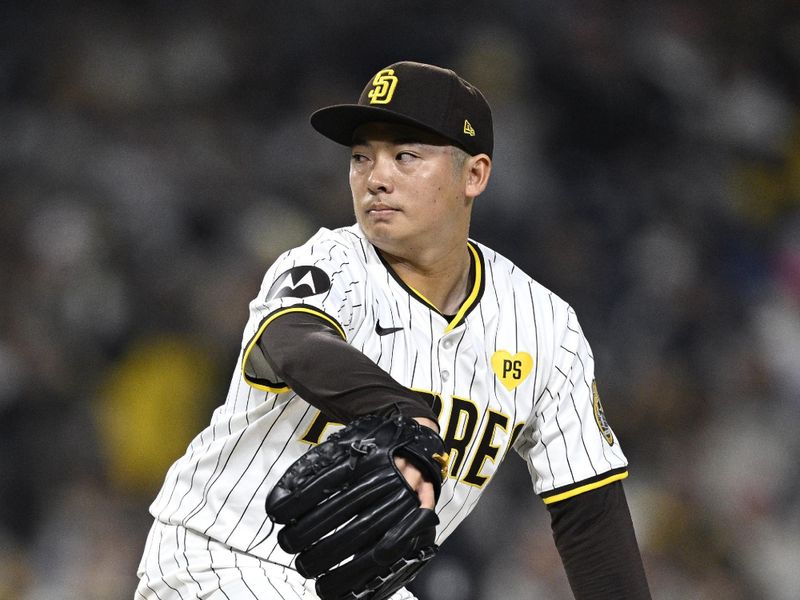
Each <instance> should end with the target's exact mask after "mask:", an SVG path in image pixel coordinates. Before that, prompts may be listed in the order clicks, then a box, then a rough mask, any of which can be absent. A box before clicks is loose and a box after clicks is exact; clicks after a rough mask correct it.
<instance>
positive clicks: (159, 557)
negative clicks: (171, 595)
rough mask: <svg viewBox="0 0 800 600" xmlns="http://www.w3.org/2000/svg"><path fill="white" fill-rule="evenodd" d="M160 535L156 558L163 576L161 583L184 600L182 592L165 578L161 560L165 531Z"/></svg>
mask: <svg viewBox="0 0 800 600" xmlns="http://www.w3.org/2000/svg"><path fill="white" fill-rule="evenodd" d="M160 534H161V540H160V541H159V544H158V554H157V556H156V558H157V564H158V572H159V574H160V575H161V581H162V582H164V585H166V586H167V587H168V588H169V589H171V590H172V591H173V592H175V593H176V594H178V597H179V598H180V599H181V600H183V594H181V593H180V591H179V590H178V589H177V588H174V587H172V586H171V585H170V584H169V583H167V580H166V579H165V578H164V563H163V562H162V560H161V548H162V543H161V542H162V541H163V539H164V530H163V529H162V530H161V532H160ZM156 595H158V594H156Z"/></svg>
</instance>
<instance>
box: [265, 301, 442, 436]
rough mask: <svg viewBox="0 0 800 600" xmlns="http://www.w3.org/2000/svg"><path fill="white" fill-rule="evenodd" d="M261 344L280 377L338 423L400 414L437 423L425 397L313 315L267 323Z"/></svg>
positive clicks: (289, 315) (293, 316)
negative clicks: (363, 417)
mask: <svg viewBox="0 0 800 600" xmlns="http://www.w3.org/2000/svg"><path fill="white" fill-rule="evenodd" d="M258 345H259V347H260V348H261V351H262V352H263V354H264V357H265V358H266V359H267V362H268V363H269V365H270V367H272V369H273V371H274V372H275V374H276V375H277V376H278V377H280V378H281V379H282V380H283V381H284V382H285V383H286V384H287V385H288V386H289V387H291V388H292V390H294V391H295V392H297V393H298V394H299V395H300V396H301V397H302V398H303V399H304V400H305V401H306V402H308V403H309V404H311V405H313V406H315V407H316V408H318V409H320V410H321V411H322V412H323V413H324V414H326V415H327V416H329V417H331V418H333V419H336V420H337V421H340V422H344V423H346V422H348V421H349V420H350V419H352V418H354V417H356V416H359V415H364V414H370V413H374V414H392V413H398V412H399V413H400V414H402V415H403V416H406V417H427V418H429V419H431V420H433V421H436V415H435V414H434V412H433V409H432V408H431V407H430V406H429V405H428V403H427V402H425V400H423V399H422V396H420V395H419V394H417V393H416V392H414V391H412V390H410V389H408V388H406V387H403V386H402V385H400V384H399V383H398V382H397V381H395V380H394V379H393V378H392V377H391V376H390V375H389V374H388V373H387V372H386V371H384V370H383V369H381V368H380V367H379V366H378V365H377V364H375V363H374V362H373V361H372V360H370V359H369V358H368V357H367V356H365V355H364V354H363V353H362V352H360V351H359V350H357V349H356V348H354V347H353V346H351V345H350V344H348V343H347V341H345V340H344V339H342V337H341V336H340V335H339V333H338V332H337V331H336V329H334V328H333V327H332V326H331V325H330V324H328V323H326V322H325V321H324V320H322V319H320V318H318V317H315V316H314V315H311V314H308V313H300V312H297V313H287V314H285V315H281V316H280V317H278V318H277V319H275V320H274V321H273V322H272V323H270V324H269V326H268V327H267V328H266V330H265V331H264V333H263V334H262V336H261V338H260V339H259V341H258Z"/></svg>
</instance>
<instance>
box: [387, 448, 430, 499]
mask: <svg viewBox="0 0 800 600" xmlns="http://www.w3.org/2000/svg"><path fill="white" fill-rule="evenodd" d="M394 464H395V465H397V469H398V470H399V471H400V473H401V474H402V475H403V477H405V478H406V481H407V482H408V485H410V486H411V489H412V490H414V491H415V492H417V496H418V497H419V504H420V507H421V508H430V509H431V510H433V509H434V508H435V507H436V495H435V494H434V492H433V484H432V483H431V482H430V481H425V478H424V477H423V476H422V473H420V471H419V469H417V467H415V466H414V465H412V464H411V463H410V462H408V461H407V460H406V459H405V458H403V457H401V456H396V457H395V459H394Z"/></svg>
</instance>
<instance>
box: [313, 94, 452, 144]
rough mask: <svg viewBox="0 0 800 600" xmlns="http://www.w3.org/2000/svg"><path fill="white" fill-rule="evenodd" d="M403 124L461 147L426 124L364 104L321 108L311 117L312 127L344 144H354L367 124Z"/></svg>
mask: <svg viewBox="0 0 800 600" xmlns="http://www.w3.org/2000/svg"><path fill="white" fill-rule="evenodd" d="M378 122H380V123H402V124H404V125H411V126H412V127H419V128H420V129H424V130H425V131H430V132H431V133H435V134H437V135H439V136H441V137H442V138H444V139H446V140H448V141H450V142H451V143H452V144H453V145H455V146H460V144H459V143H458V141H457V140H452V139H450V138H449V137H447V136H446V135H443V134H442V133H441V132H439V131H436V130H435V129H433V128H431V127H429V126H427V125H425V124H424V123H422V122H420V121H417V120H415V119H411V118H409V117H406V116H405V115H401V114H400V113H396V112H394V111H391V110H389V109H386V108H379V107H377V106H364V105H362V104H337V105H335V106H328V107H326V108H321V109H319V110H317V111H315V112H314V113H312V115H311V126H312V127H313V128H314V129H316V130H317V131H318V132H320V133H321V134H322V135H324V136H325V137H327V138H329V139H331V140H333V141H334V142H337V143H339V144H342V145H344V146H351V145H352V144H353V133H354V132H355V130H356V129H358V128H359V127H360V126H361V125H364V124H365V123H378Z"/></svg>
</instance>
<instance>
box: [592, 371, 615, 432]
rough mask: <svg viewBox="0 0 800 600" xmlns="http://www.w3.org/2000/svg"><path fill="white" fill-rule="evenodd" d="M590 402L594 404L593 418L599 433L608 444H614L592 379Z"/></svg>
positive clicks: (595, 383)
mask: <svg viewBox="0 0 800 600" xmlns="http://www.w3.org/2000/svg"><path fill="white" fill-rule="evenodd" d="M592 403H593V404H594V420H595V421H597V426H598V427H599V428H600V433H602V434H603V437H604V438H606V441H607V442H608V445H609V446H613V445H614V433H613V432H612V431H611V426H610V425H609V424H608V420H607V419H606V413H605V412H604V411H603V405H602V404H601V403H600V393H599V392H598V391H597V381H592Z"/></svg>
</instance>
